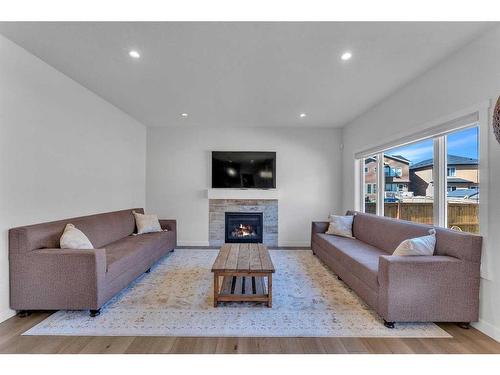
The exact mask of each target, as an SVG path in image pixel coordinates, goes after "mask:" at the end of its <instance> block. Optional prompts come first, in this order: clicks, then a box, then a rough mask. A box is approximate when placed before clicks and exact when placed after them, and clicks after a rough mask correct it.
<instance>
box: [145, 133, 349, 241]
mask: <svg viewBox="0 0 500 375" xmlns="http://www.w3.org/2000/svg"><path fill="white" fill-rule="evenodd" d="M340 136H341V132H340V130H339V129H297V128H279V129H278V128H238V129H236V128H231V129H226V128H211V129H207V128H148V143H147V183H146V191H147V194H146V195H147V202H146V207H147V210H148V211H150V212H156V213H158V214H159V215H160V217H163V218H175V219H177V220H178V239H179V245H201V246H204V245H208V199H207V197H206V191H207V188H208V187H209V186H210V179H209V158H210V151H212V150H232V151H239V150H242V151H245V150H255V151H276V153H277V160H276V163H277V173H276V179H277V182H276V184H277V188H278V190H279V195H280V198H279V203H278V210H279V213H278V216H279V219H278V220H279V229H278V231H279V245H280V246H307V245H308V244H309V242H310V230H311V221H312V220H316V219H317V220H324V219H326V218H327V217H328V214H329V213H331V212H338V210H339V208H340V168H341V163H340V157H341V153H340V148H339V146H340Z"/></svg>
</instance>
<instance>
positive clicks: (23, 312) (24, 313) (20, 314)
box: [17, 310, 31, 318]
mask: <svg viewBox="0 0 500 375" xmlns="http://www.w3.org/2000/svg"><path fill="white" fill-rule="evenodd" d="M30 315H31V311H28V310H19V311H18V312H17V316H18V317H20V318H27V317H28V316H30Z"/></svg>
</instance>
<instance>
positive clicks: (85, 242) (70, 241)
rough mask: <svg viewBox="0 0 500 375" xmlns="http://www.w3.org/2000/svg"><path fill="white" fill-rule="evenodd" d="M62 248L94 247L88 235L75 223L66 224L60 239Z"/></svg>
mask: <svg viewBox="0 0 500 375" xmlns="http://www.w3.org/2000/svg"><path fill="white" fill-rule="evenodd" d="M59 244H60V247H61V249H93V248H94V246H92V243H91V242H90V240H89V239H88V237H87V236H86V235H85V234H84V233H83V232H82V231H81V230H80V229H77V228H76V227H75V226H74V225H73V224H66V227H65V228H64V232H63V234H62V236H61V238H60V239H59Z"/></svg>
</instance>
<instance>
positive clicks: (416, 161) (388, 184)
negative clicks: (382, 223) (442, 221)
mask: <svg viewBox="0 0 500 375" xmlns="http://www.w3.org/2000/svg"><path fill="white" fill-rule="evenodd" d="M384 168H386V169H387V170H389V171H391V173H386V174H385V191H384V216H388V217H393V218H397V219H403V220H410V221H415V222H418V223H425V224H432V223H433V218H434V199H433V194H434V187H433V171H434V142H433V140H432V139H428V140H425V141H421V142H415V143H411V144H409V145H405V146H402V147H396V148H393V149H390V150H387V151H385V152H384ZM392 171H394V173H392Z"/></svg>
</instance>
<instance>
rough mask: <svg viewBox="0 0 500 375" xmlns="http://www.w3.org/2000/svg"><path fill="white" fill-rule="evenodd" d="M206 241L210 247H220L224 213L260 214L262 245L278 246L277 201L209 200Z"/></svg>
mask: <svg viewBox="0 0 500 375" xmlns="http://www.w3.org/2000/svg"><path fill="white" fill-rule="evenodd" d="M208 207H209V209H208V211H209V213H208V214H209V219H208V237H209V239H208V241H209V245H210V246H221V245H222V244H223V243H224V239H225V213H226V212H262V214H263V227H264V228H263V244H264V245H266V246H269V247H277V246H278V200H277V199H209V200H208Z"/></svg>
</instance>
